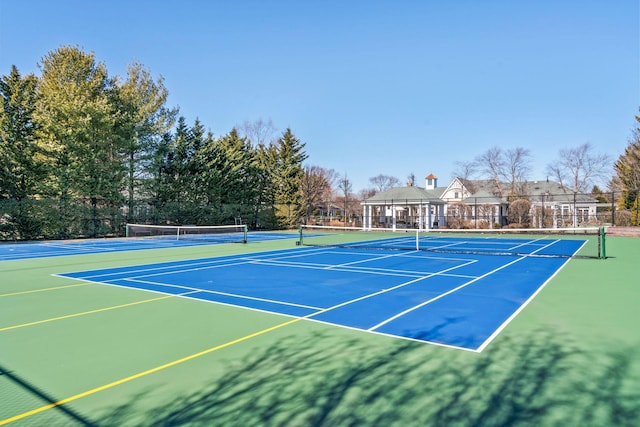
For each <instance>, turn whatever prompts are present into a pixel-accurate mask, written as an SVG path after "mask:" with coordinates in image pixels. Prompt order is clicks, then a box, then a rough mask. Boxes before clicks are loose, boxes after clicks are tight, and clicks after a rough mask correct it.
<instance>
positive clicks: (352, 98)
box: [0, 0, 640, 191]
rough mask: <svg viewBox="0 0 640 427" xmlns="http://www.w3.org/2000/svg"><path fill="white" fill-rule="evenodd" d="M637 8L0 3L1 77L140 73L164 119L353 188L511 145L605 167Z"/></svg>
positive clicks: (632, 87) (450, 165) (630, 99)
mask: <svg viewBox="0 0 640 427" xmlns="http://www.w3.org/2000/svg"><path fill="white" fill-rule="evenodd" d="M639 21H640V14H639V1H638V0H614V1H612V0H536V1H516V0H482V1H480V0H455V1H454V0H452V1H446V0H438V1H436V0H416V1H402V0H398V1H391V0H389V1H375V0H369V1H364V0H363V1H359V0H351V1H349V0H338V1H333V0H329V1H311V0H308V1H306V0H297V1H278V0H264V1H242V0H238V1H233V0H228V1H206V0H201V1H195V0H180V1H163V0H154V1H151V0H148V1H136V0H129V1H124V0H110V1H87V0H82V1H76V0H73V1H65V0H57V1H50V0H43V1H32V0H22V1H15V0H0V74H2V75H6V74H8V72H9V70H10V67H11V65H16V66H17V67H18V69H19V70H20V71H21V73H23V74H26V73H29V72H34V73H36V74H37V75H39V74H40V71H39V69H38V67H37V64H38V63H39V62H40V60H41V58H42V57H43V56H44V55H45V54H47V53H48V52H50V51H52V50H55V49H56V48H58V47H60V46H62V45H73V46H78V47H80V48H81V49H82V50H84V51H85V52H93V53H95V55H96V58H97V59H98V61H100V62H103V63H105V65H106V66H107V69H108V71H109V73H110V74H111V75H121V76H123V75H125V72H126V67H127V65H128V64H130V63H131V62H132V61H139V62H140V63H142V64H143V65H144V66H145V67H146V68H148V69H150V70H151V72H152V73H153V75H154V76H156V77H157V76H163V77H164V79H165V85H166V87H167V88H168V89H169V92H170V98H169V103H168V105H169V106H178V107H179V108H180V112H181V114H182V115H184V116H185V117H186V119H187V121H188V122H189V123H190V124H192V123H193V121H194V120H195V119H196V118H199V119H200V121H201V122H202V123H203V124H204V125H205V126H206V127H207V128H209V129H211V130H212V131H213V132H214V134H216V135H218V136H221V135H223V134H225V133H227V132H229V131H230V130H231V129H232V128H233V127H234V126H236V125H239V124H241V123H243V122H244V121H245V120H250V121H255V120H258V119H260V118H262V119H264V120H267V119H271V120H272V121H273V123H274V125H275V126H276V127H277V128H278V129H280V130H284V129H285V128H287V127H291V129H292V130H293V132H294V134H295V135H296V136H297V137H298V138H300V140H301V141H302V142H304V143H306V151H307V154H308V155H309V159H308V163H309V164H314V165H319V166H323V167H326V168H332V169H335V170H336V171H337V172H338V173H340V174H345V173H346V174H347V176H348V178H349V179H350V180H351V181H352V183H353V188H354V191H358V190H360V189H362V188H365V187H368V186H369V178H371V177H373V176H376V175H378V174H381V173H382V174H386V175H392V176H396V177H397V178H399V179H400V180H401V181H405V180H406V178H407V176H408V175H409V174H410V173H414V174H415V175H416V177H417V180H418V184H419V185H424V184H423V177H424V176H425V175H427V174H429V173H434V174H436V175H437V176H438V177H439V178H440V181H439V184H441V185H442V184H447V183H448V182H449V180H450V178H451V174H452V173H453V171H454V169H455V162H456V161H469V160H472V159H473V158H474V157H475V156H477V155H478V154H480V153H482V152H484V151H486V150H487V149H488V148H491V147H493V146H499V147H502V148H505V149H508V148H514V147H524V148H527V149H529V150H530V151H531V153H532V155H533V160H534V164H533V175H532V176H531V178H532V179H545V178H546V172H545V169H546V165H547V164H548V163H550V162H552V161H554V160H555V159H557V158H558V151H559V150H560V149H561V148H570V147H576V146H578V145H580V144H583V143H585V142H590V143H591V144H592V145H593V146H594V148H595V150H596V151H598V152H606V153H608V154H609V155H610V156H611V157H612V158H613V159H617V158H618V156H620V154H622V153H623V151H624V149H625V147H626V146H627V145H628V139H629V136H630V134H631V128H632V126H633V122H634V115H636V114H638V107H639V106H640V82H639V80H640V74H639V62H640V61H639V56H640V49H639V38H640V31H639Z"/></svg>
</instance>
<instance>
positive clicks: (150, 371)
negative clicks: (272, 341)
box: [0, 317, 303, 426]
mask: <svg viewBox="0 0 640 427" xmlns="http://www.w3.org/2000/svg"><path fill="white" fill-rule="evenodd" d="M302 319H303V318H302V317H299V318H296V319H292V320H289V321H287V322H284V323H280V324H278V325H275V326H272V327H270V328H267V329H263V330H261V331H258V332H254V333H252V334H249V335H245V336H244V337H242V338H238V339H235V340H233V341H228V342H226V343H224V344H220V345H217V346H215V347H211V348H208V349H206V350H203V351H201V352H199V353H194V354H191V355H189V356H186V357H183V358H182V359H178V360H174V361H172V362H169V363H165V364H164V365H160V366H156V367H155V368H151V369H148V370H146V371H143V372H138V373H137V374H134V375H131V376H129V377H126V378H122V379H119V380H117V381H114V382H112V383H109V384H105V385H102V386H100V387H96V388H94V389H91V390H87V391H85V392H82V393H78V394H76V395H74V396H71V397H67V398H66V399H62V400H59V401H57V402H55V403H50V404H48V405H45V406H41V407H39V408H36V409H32V410H31V411H27V412H23V413H22V414H18V415H16V416H13V417H11V418H6V419H4V420H0V426H3V425H5V424H9V423H11V422H14V421H18V420H21V419H23V418H27V417H30V416H32V415H35V414H38V413H40V412H43V411H46V410H47V409H51V408H55V407H56V406H60V405H64V404H67V403H69V402H72V401H74V400H78V399H81V398H83V397H86V396H89V395H92V394H95V393H98V392H101V391H103V390H107V389H109V388H112V387H115V386H118V385H120V384H124V383H126V382H129V381H132V380H135V379H137V378H140V377H144V376H146V375H149V374H153V373H154V372H158V371H161V370H163V369H166V368H170V367H172V366H175V365H178V364H180V363H183V362H187V361H189V360H192V359H195V358H197V357H200V356H204V355H205V354H209V353H213V352H214V351H217V350H221V349H223V348H226V347H229V346H232V345H234V344H237V343H240V342H242V341H246V340H249V339H251V338H254V337H257V336H259V335H263V334H266V333H268V332H271V331H274V330H276V329H280V328H282V327H285V326H287V325H290V324H292V323H295V322H299V321H300V320H302Z"/></svg>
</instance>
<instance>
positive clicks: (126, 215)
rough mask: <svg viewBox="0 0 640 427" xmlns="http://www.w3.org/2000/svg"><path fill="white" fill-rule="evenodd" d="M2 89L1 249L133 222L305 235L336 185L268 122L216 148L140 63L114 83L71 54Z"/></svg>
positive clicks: (291, 137)
mask: <svg viewBox="0 0 640 427" xmlns="http://www.w3.org/2000/svg"><path fill="white" fill-rule="evenodd" d="M38 65H39V68H40V70H41V75H40V76H39V77H37V76H35V75H33V74H29V75H26V76H23V75H21V74H20V72H19V70H18V69H17V68H16V67H15V66H13V67H12V68H11V71H10V72H9V74H8V75H5V76H2V78H1V79H0V94H1V96H2V102H3V105H2V107H3V108H2V109H1V110H0V238H5V239H8V238H11V239H33V238H66V237H78V236H87V237H96V236H104V235H118V234H121V233H122V230H123V225H124V224H125V223H126V222H145V223H156V224H195V225H199V224H233V223H237V222H238V221H242V222H243V223H246V224H248V225H249V226H250V227H252V228H288V227H293V226H296V225H297V224H299V223H300V221H301V219H302V218H303V217H304V216H305V214H308V213H309V212H310V207H309V206H310V204H314V203H317V202H319V201H320V200H322V199H326V197H327V196H326V193H327V191H329V189H330V185H331V183H330V182H329V180H330V179H332V175H331V173H330V172H329V171H327V170H325V169H323V168H320V167H311V166H307V167H304V166H303V163H304V162H305V160H306V159H307V158H308V156H307V154H306V152H305V144H304V143H303V142H301V141H300V139H298V138H297V137H296V135H295V134H294V133H293V131H292V130H291V129H286V130H285V131H283V132H282V133H281V134H279V135H278V136H273V134H274V132H275V130H274V128H273V125H272V124H271V122H268V123H264V122H262V121H261V120H260V121H258V122H255V123H245V125H244V126H241V127H239V128H237V129H236V128H234V129H232V130H231V131H230V132H229V133H228V134H226V135H223V136H220V137H217V136H214V135H213V134H212V132H211V131H208V130H207V129H206V128H205V127H204V125H203V124H202V123H201V122H200V121H199V120H198V119H196V120H195V123H193V124H192V125H189V124H188V123H187V122H186V119H185V118H184V117H182V116H179V115H178V114H179V111H178V109H177V108H171V107H168V106H167V96H168V91H167V89H166V87H165V86H164V81H163V79H162V78H155V79H154V78H153V76H152V75H151V73H150V72H149V71H148V70H147V69H145V68H144V67H143V66H142V65H141V64H139V63H132V64H130V65H129V67H128V68H127V74H126V76H125V77H120V76H110V75H109V74H108V72H107V69H106V66H105V65H104V64H102V63H100V62H97V60H96V58H95V56H94V55H93V54H92V53H86V52H83V51H82V50H80V49H79V48H77V47H72V46H64V47H61V48H58V49H56V50H55V51H52V52H50V53H48V54H47V55H46V56H44V57H43V58H42V60H41V62H40V63H39V64H38Z"/></svg>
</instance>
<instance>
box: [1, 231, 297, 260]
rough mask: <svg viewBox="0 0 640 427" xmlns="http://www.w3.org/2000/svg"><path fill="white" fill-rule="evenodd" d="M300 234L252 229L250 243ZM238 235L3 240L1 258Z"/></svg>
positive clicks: (164, 245)
mask: <svg viewBox="0 0 640 427" xmlns="http://www.w3.org/2000/svg"><path fill="white" fill-rule="evenodd" d="M296 237H298V234H297V233H282V232H261V231H256V232H250V233H249V236H248V241H249V242H259V241H267V240H281V239H293V238H296ZM238 240H239V238H238V236H237V235H235V234H229V235H225V234H220V235H217V236H215V238H208V239H198V238H197V236H196V237H195V238H191V239H186V240H176V239H175V238H173V237H167V236H165V237H160V238H158V237H153V238H149V237H146V238H127V239H124V238H113V239H86V240H57V241H46V242H27V243H1V244H0V261H10V260H19V259H32V258H45V257H54V256H69V255H85V254H97V253H106V252H121V251H136V250H144V249H159V248H175V247H182V246H201V245H212V244H220V243H231V242H236V241H238Z"/></svg>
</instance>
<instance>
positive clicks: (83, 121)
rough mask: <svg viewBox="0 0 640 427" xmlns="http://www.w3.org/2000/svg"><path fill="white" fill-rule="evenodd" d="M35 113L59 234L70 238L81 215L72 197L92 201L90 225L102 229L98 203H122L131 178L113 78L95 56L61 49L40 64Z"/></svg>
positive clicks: (48, 55) (50, 54)
mask: <svg viewBox="0 0 640 427" xmlns="http://www.w3.org/2000/svg"><path fill="white" fill-rule="evenodd" d="M40 66H41V69H42V78H41V84H40V85H39V92H38V95H39V96H38V100H37V104H36V105H37V108H36V114H35V117H36V119H37V122H38V123H39V126H40V127H39V138H38V141H39V143H40V148H41V149H42V151H43V152H44V153H46V158H47V166H48V172H49V176H50V179H49V181H48V183H47V184H48V186H47V187H48V188H47V190H48V193H49V194H50V195H53V196H55V197H57V198H58V199H59V200H60V234H59V235H60V236H61V237H65V236H66V235H68V234H69V233H70V232H71V230H70V227H71V225H72V224H82V223H83V222H85V221H86V220H87V219H88V218H78V217H77V214H78V212H77V210H76V209H73V208H72V200H73V199H74V198H75V199H80V200H87V201H89V203H90V206H91V213H90V215H91V222H90V224H91V226H90V228H89V229H87V230H86V231H82V232H86V233H88V234H89V235H95V234H96V233H97V232H98V230H97V229H98V226H99V218H98V205H99V204H100V205H102V204H105V203H106V204H109V205H112V206H120V204H121V200H122V192H123V189H124V179H125V176H126V169H125V162H124V159H123V153H124V147H125V142H126V141H125V140H124V139H123V138H122V136H121V135H120V134H119V133H118V132H117V124H118V120H119V112H118V111H117V108H116V104H115V103H114V94H113V92H112V91H113V83H114V82H113V81H112V80H111V79H109V77H108V75H107V70H106V67H105V66H104V65H103V64H101V63H96V60H95V57H94V55H93V54H87V53H84V52H82V51H80V50H79V49H78V48H75V47H68V46H65V47H61V48H59V49H57V50H56V51H53V52H51V53H49V54H47V55H46V56H45V57H44V58H43V59H42V63H41V65H40Z"/></svg>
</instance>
